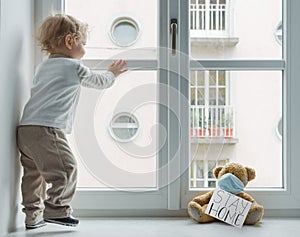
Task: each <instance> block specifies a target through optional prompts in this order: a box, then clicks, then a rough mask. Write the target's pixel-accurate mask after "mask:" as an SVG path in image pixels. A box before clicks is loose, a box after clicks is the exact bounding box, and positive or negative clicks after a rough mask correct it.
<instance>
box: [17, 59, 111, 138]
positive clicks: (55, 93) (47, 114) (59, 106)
mask: <svg viewBox="0 0 300 237" xmlns="http://www.w3.org/2000/svg"><path fill="white" fill-rule="evenodd" d="M114 81H115V76H114V74H113V73H112V72H110V71H107V72H105V73H102V74H98V73H94V72H92V71H91V70H90V69H89V68H88V67H86V66H84V65H82V64H81V62H80V61H79V60H77V59H71V58H65V57H61V56H60V57H59V56H58V57H52V58H48V59H47V60H45V61H44V62H42V63H41V64H40V65H39V67H38V69H37V72H36V74H35V77H34V80H33V87H32V89H31V97H30V99H29V101H28V102H27V104H26V106H25V108H24V112H23V116H22V119H21V121H20V125H39V126H47V127H54V128H59V129H62V130H64V131H65V132H66V133H70V132H71V131H72V128H73V121H74V117H75V112H76V107H77V104H78V98H79V94H80V86H81V85H82V86H85V87H89V88H96V89H104V88H108V87H110V86H112V85H113V83H114Z"/></svg>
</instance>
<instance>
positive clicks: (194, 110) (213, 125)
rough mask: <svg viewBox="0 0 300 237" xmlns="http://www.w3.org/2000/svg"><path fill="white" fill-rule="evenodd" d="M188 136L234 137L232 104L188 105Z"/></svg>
mask: <svg viewBox="0 0 300 237" xmlns="http://www.w3.org/2000/svg"><path fill="white" fill-rule="evenodd" d="M190 136H191V137H197V138H214V137H215V138H216V137H225V138H233V137H235V111H234V108H233V107H232V106H200V105H191V106H190Z"/></svg>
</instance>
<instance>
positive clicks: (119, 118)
mask: <svg viewBox="0 0 300 237" xmlns="http://www.w3.org/2000/svg"><path fill="white" fill-rule="evenodd" d="M138 129H139V123H138V120H137V119H136V117H135V116H134V115H133V114H129V113H121V114H117V115H115V116H114V117H113V119H112V121H111V123H110V128H109V131H110V134H111V136H112V137H113V138H114V139H115V140H116V141H118V142H129V141H132V140H133V139H134V138H135V137H136V136H137V133H138Z"/></svg>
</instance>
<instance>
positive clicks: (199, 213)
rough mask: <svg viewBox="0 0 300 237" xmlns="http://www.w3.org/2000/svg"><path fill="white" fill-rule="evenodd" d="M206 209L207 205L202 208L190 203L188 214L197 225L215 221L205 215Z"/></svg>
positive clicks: (192, 202)
mask: <svg viewBox="0 0 300 237" xmlns="http://www.w3.org/2000/svg"><path fill="white" fill-rule="evenodd" d="M206 207H207V204H206V205H204V206H203V207H202V206H201V205H199V204H198V203H196V202H194V201H191V202H190V203H189V205H188V212H189V215H190V217H191V218H192V219H193V220H194V221H196V222H198V223H207V222H212V221H214V220H215V219H214V218H213V217H211V216H209V215H207V214H205V209H206Z"/></svg>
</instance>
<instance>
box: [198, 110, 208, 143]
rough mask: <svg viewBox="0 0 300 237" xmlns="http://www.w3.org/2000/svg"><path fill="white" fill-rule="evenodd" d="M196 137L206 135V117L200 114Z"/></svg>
mask: <svg viewBox="0 0 300 237" xmlns="http://www.w3.org/2000/svg"><path fill="white" fill-rule="evenodd" d="M197 130H198V131H197V136H198V137H206V131H207V129H206V117H205V116H202V114H200V115H199V117H198V129H197Z"/></svg>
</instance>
